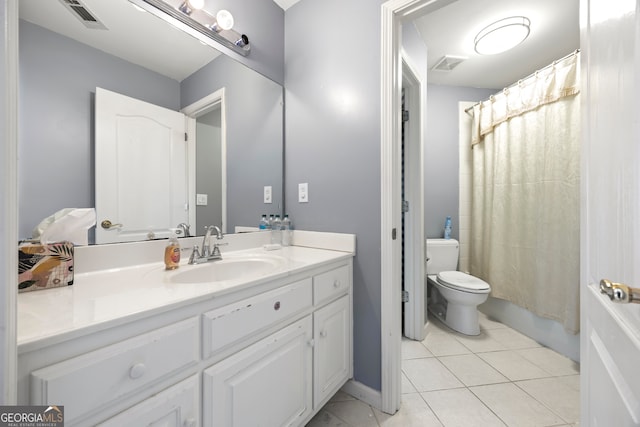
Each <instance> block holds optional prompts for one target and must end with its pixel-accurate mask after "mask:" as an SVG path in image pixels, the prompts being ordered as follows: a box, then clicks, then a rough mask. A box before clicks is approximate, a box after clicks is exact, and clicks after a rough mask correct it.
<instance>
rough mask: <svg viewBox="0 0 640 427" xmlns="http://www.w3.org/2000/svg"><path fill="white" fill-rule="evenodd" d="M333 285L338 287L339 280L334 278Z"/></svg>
mask: <svg viewBox="0 0 640 427" xmlns="http://www.w3.org/2000/svg"><path fill="white" fill-rule="evenodd" d="M333 287H334V288H339V287H340V280H338V279H336V280H334V281H333Z"/></svg>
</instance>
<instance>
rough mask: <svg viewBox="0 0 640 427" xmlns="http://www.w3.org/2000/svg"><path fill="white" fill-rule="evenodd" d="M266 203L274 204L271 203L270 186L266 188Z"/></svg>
mask: <svg viewBox="0 0 640 427" xmlns="http://www.w3.org/2000/svg"><path fill="white" fill-rule="evenodd" d="M264 202H265V203H272V201H271V186H270V185H265V186H264Z"/></svg>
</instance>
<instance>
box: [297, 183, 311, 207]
mask: <svg viewBox="0 0 640 427" xmlns="http://www.w3.org/2000/svg"><path fill="white" fill-rule="evenodd" d="M298 202H299V203H308V202H309V184H308V183H306V182H303V183H300V184H298Z"/></svg>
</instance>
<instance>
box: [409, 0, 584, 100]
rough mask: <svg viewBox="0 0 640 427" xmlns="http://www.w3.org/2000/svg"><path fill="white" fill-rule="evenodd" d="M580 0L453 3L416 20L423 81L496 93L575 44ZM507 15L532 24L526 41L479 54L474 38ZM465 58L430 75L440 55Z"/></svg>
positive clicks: (479, 0) (562, 53)
mask: <svg viewBox="0 0 640 427" xmlns="http://www.w3.org/2000/svg"><path fill="white" fill-rule="evenodd" d="M578 7H579V0H458V1H456V2H453V3H451V4H450V5H448V6H445V7H443V8H441V9H438V10H436V11H435V12H432V13H430V14H428V15H425V16H423V17H422V18H419V19H417V20H415V21H414V22H415V25H416V28H417V29H418V31H419V32H420V34H421V35H422V38H423V39H424V41H425V44H426V45H427V50H428V54H427V58H428V60H427V63H428V67H429V70H430V71H429V76H428V79H427V80H428V82H429V83H435V84H443V85H451V86H469V87H480V88H492V89H501V88H503V87H506V86H509V85H510V84H512V83H515V82H517V81H518V80H520V79H522V78H524V77H526V76H527V75H529V74H531V73H533V72H535V71H536V70H539V69H541V68H543V67H545V66H546V65H549V64H551V63H552V62H553V61H554V60H556V59H560V58H562V57H563V56H565V55H567V54H569V53H571V52H572V51H574V50H576V49H578V48H579V46H580V30H579V19H578V18H579V16H578ZM509 16H526V17H527V18H529V19H530V20H531V33H530V34H529V37H528V38H527V39H526V40H525V41H524V42H522V43H521V44H520V45H518V46H517V47H515V48H514V49H512V50H510V51H507V52H504V53H501V54H498V55H491V56H482V55H479V54H477V53H476V52H475V51H474V49H473V39H474V37H475V36H476V34H477V33H478V32H479V31H480V30H482V29H483V28H484V27H486V26H487V25H489V24H491V23H492V22H495V21H497V20H499V19H502V18H506V17H509ZM444 55H453V56H462V57H466V58H468V59H467V60H466V61H464V62H463V63H461V64H460V65H458V66H457V67H456V68H454V69H453V71H450V72H444V71H431V68H432V67H433V66H434V65H435V64H436V63H437V62H438V61H439V60H440V59H441V58H442V57H443V56H444Z"/></svg>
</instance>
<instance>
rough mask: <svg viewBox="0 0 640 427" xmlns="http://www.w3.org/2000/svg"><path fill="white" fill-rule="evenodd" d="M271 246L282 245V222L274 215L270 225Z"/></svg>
mask: <svg viewBox="0 0 640 427" xmlns="http://www.w3.org/2000/svg"><path fill="white" fill-rule="evenodd" d="M271 244H274V245H281V244H282V221H280V215H276V217H275V218H274V219H273V222H272V223H271Z"/></svg>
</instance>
